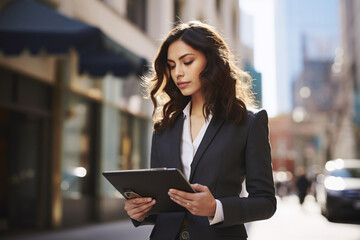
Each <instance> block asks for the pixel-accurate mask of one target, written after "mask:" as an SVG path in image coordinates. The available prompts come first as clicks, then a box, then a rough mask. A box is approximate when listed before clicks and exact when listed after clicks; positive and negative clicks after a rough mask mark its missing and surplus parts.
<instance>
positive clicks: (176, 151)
mask: <svg viewBox="0 0 360 240" xmlns="http://www.w3.org/2000/svg"><path fill="white" fill-rule="evenodd" d="M183 123H184V115H183V114H180V116H179V117H178V119H177V120H176V122H175V125H174V127H173V128H172V130H171V131H170V136H169V138H166V139H170V142H169V143H170V144H169V147H170V149H171V152H172V153H173V157H172V158H171V159H172V161H173V163H172V164H171V166H174V167H175V168H178V169H180V170H181V171H183V169H182V168H183V167H182V163H181V154H180V147H181V136H182V135H181V134H182V129H183V125H184V124H183Z"/></svg>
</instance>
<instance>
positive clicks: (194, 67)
mask: <svg viewBox="0 0 360 240" xmlns="http://www.w3.org/2000/svg"><path fill="white" fill-rule="evenodd" d="M167 64H168V66H169V70H170V74H171V77H172V79H173V80H174V82H175V84H176V86H177V87H178V88H179V90H180V92H181V93H182V95H184V96H192V97H193V96H195V95H197V94H200V95H202V92H201V82H200V73H201V72H202V71H203V70H204V68H205V66H206V57H205V55H204V54H203V53H202V52H201V51H198V50H195V49H193V48H192V47H190V46H189V45H187V44H186V43H185V42H183V41H181V40H177V41H175V42H173V43H171V44H170V46H169V48H168V59H167Z"/></svg>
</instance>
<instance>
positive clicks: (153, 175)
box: [102, 168, 195, 214]
mask: <svg viewBox="0 0 360 240" xmlns="http://www.w3.org/2000/svg"><path fill="white" fill-rule="evenodd" d="M102 174H103V175H104V177H105V178H106V179H107V180H108V181H109V182H110V183H111V184H112V185H113V186H114V187H115V188H116V189H117V190H118V191H119V192H120V193H121V194H122V195H123V196H124V198H126V199H131V198H137V197H151V198H154V199H155V200H156V204H155V205H154V206H153V207H152V209H151V210H150V212H149V214H157V213H164V212H183V211H185V208H183V207H181V206H180V205H178V204H177V203H175V202H173V201H172V200H171V199H170V197H169V195H168V191H169V189H170V188H174V189H178V190H182V191H186V192H195V191H194V190H193V189H192V187H191V185H190V183H189V182H188V180H187V179H186V178H185V176H184V175H183V173H182V172H181V171H180V170H179V169H176V168H150V169H139V170H118V171H105V172H103V173H102Z"/></svg>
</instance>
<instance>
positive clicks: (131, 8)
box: [126, 0, 147, 32]
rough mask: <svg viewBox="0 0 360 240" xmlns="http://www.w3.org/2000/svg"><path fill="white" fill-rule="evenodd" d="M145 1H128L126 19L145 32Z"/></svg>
mask: <svg viewBox="0 0 360 240" xmlns="http://www.w3.org/2000/svg"><path fill="white" fill-rule="evenodd" d="M146 5H147V4H146V0H128V1H127V11H126V12H127V18H128V19H129V20H130V21H131V22H133V23H134V24H136V25H137V26H138V27H140V28H141V29H142V30H143V31H144V32H146V17H147V14H146V7H147V6H146Z"/></svg>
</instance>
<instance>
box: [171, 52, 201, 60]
mask: <svg viewBox="0 0 360 240" xmlns="http://www.w3.org/2000/svg"><path fill="white" fill-rule="evenodd" d="M189 55H195V54H193V53H185V54H184V55H181V56H180V57H179V60H181V59H183V58H184V57H186V56H189ZM167 61H168V62H175V61H174V60H171V59H168V60H167Z"/></svg>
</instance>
